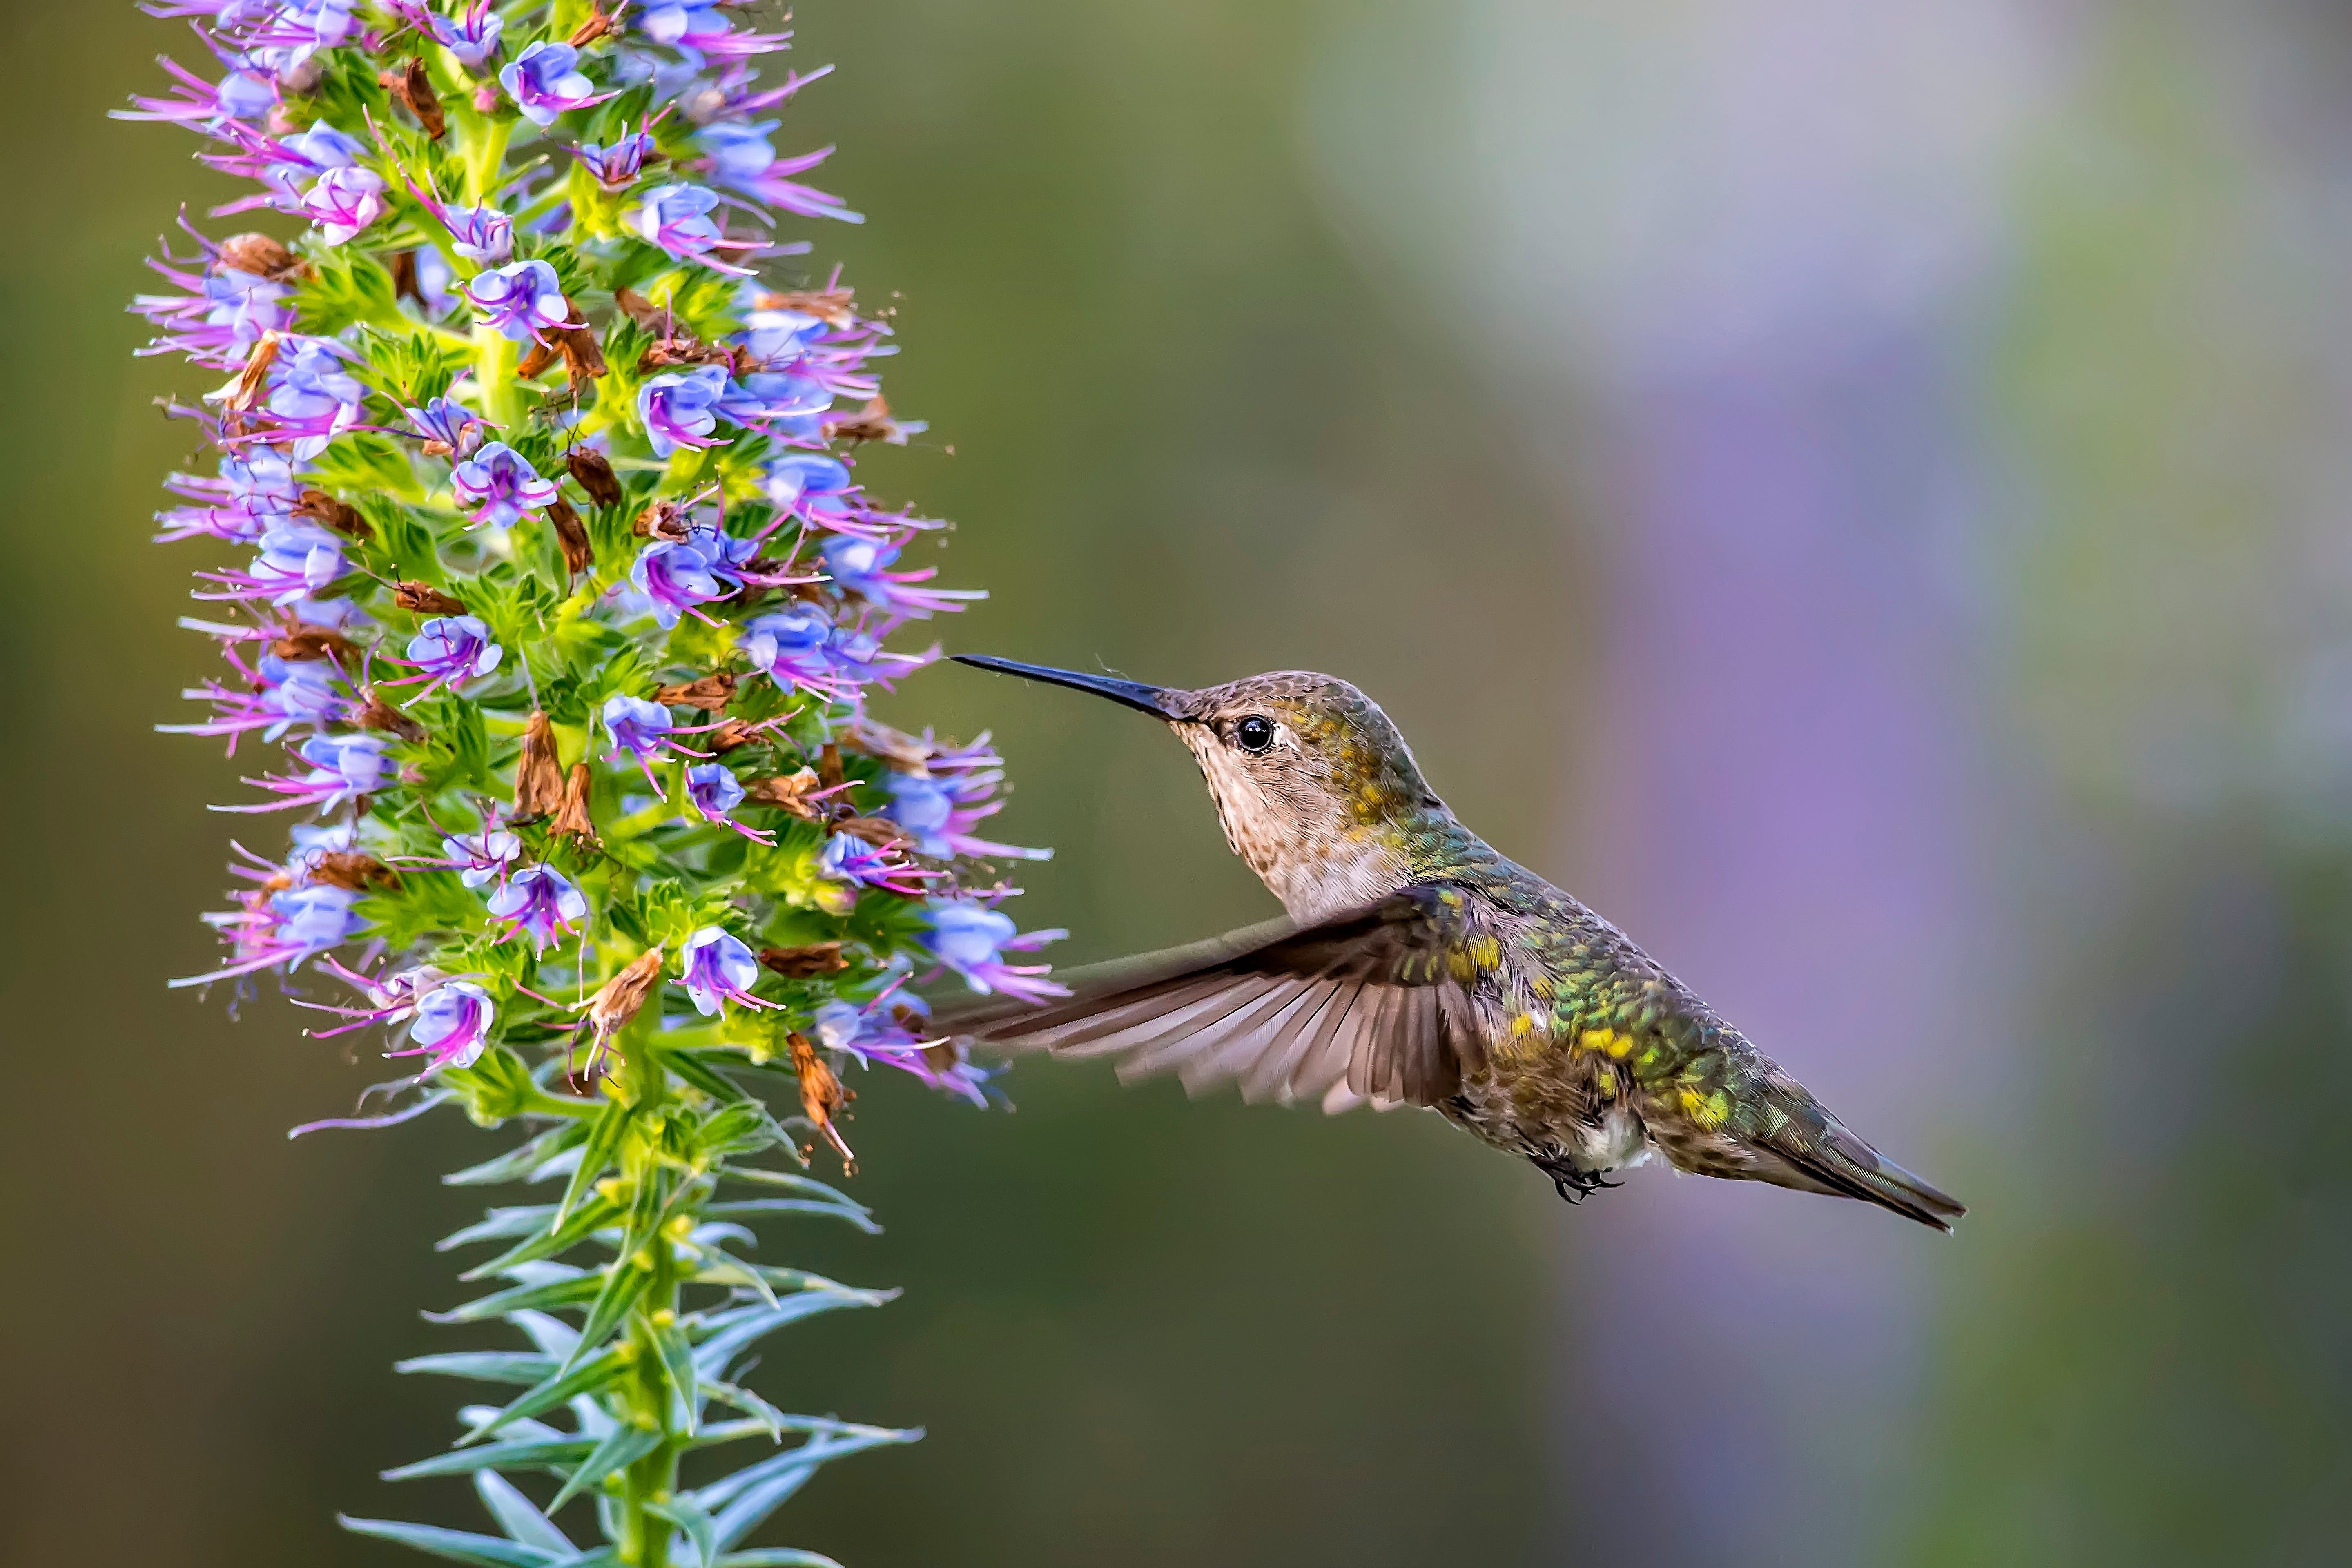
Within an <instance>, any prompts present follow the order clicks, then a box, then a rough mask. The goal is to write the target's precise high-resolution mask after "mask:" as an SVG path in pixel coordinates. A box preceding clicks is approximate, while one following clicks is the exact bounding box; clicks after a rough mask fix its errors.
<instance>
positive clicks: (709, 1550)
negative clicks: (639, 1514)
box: [646, 1497, 719, 1568]
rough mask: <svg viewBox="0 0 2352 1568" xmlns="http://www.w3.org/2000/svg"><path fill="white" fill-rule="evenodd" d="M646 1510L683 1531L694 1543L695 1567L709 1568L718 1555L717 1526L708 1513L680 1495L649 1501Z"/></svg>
mask: <svg viewBox="0 0 2352 1568" xmlns="http://www.w3.org/2000/svg"><path fill="white" fill-rule="evenodd" d="M646 1512H647V1513H650V1514H653V1515H655V1516H656V1517H657V1518H660V1519H666V1520H668V1521H670V1522H671V1523H672V1524H675V1525H677V1527H678V1528H679V1529H680V1530H683V1531H686V1538H687V1540H688V1541H689V1542H692V1543H693V1545H694V1561H695V1564H696V1568H710V1563H711V1562H712V1560H713V1559H715V1558H716V1557H717V1556H718V1555H719V1526H718V1523H717V1521H714V1520H713V1519H712V1518H711V1517H710V1515H709V1514H708V1513H706V1512H704V1511H702V1510H701V1509H699V1508H698V1507H696V1506H695V1505H694V1504H693V1503H692V1502H690V1501H688V1500H687V1499H685V1498H682V1497H679V1498H672V1499H671V1500H669V1501H667V1502H649V1503H647V1504H646Z"/></svg>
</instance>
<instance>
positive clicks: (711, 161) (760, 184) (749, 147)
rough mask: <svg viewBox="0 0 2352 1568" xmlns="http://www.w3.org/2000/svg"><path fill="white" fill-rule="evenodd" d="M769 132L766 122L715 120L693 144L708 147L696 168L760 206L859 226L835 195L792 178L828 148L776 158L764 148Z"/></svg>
mask: <svg viewBox="0 0 2352 1568" xmlns="http://www.w3.org/2000/svg"><path fill="white" fill-rule="evenodd" d="M775 129H776V121H774V120H768V121H765V122H764V123H761V124H759V125H747V124H744V123H743V122H741V121H740V120H720V121H719V123H718V124H716V125H709V126H706V127H704V128H703V131H702V134H701V136H700V137H699V138H698V140H699V141H701V143H702V144H703V146H705V147H707V148H709V151H710V156H709V158H708V159H706V160H705V161H704V162H703V165H702V167H703V168H704V169H705V170H706V171H708V172H709V175H710V177H711V178H712V179H714V180H716V181H718V182H719V183H720V184H722V185H730V186H732V187H733V188H734V189H736V190H738V191H740V192H742V193H744V194H745V195H747V196H750V197H751V199H752V200H753V201H755V202H758V203H760V204H762V205H764V206H771V207H782V209H784V211H786V212H788V213H798V214H800V215H801V216H803V217H808V218H838V219H840V220H841V221H842V222H843V223H845V224H862V223H864V222H865V221H866V218H865V215H864V214H859V213H854V212H851V211H850V210H849V208H848V207H847V206H846V205H845V204H844V203H843V202H842V199H841V198H840V197H839V196H835V195H828V194H827V193H824V192H823V191H820V190H818V189H816V188H815V187H814V186H813V185H803V184H802V183H800V182H799V181H797V180H794V179H793V178H792V176H793V175H794V174H804V173H806V172H808V171H810V170H811V169H814V168H815V167H816V166H817V165H818V164H820V163H822V162H824V161H825V160H826V159H827V158H829V157H831V156H832V155H833V149H832V148H830V147H824V148H820V149H818V150H817V151H816V152H804V153H802V154H801V155H800V156H799V157H797V158H784V159H779V158H778V157H777V156H776V150H775V149H774V148H773V147H771V146H770V145H768V133H769V132H770V131H773V130H775Z"/></svg>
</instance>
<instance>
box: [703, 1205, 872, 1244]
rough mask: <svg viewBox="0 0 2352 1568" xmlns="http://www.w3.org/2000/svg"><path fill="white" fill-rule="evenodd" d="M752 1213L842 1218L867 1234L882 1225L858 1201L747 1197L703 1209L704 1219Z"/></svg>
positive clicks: (731, 1217) (736, 1216)
mask: <svg viewBox="0 0 2352 1568" xmlns="http://www.w3.org/2000/svg"><path fill="white" fill-rule="evenodd" d="M753 1214H815V1215H822V1216H824V1218H828V1219H845V1220H847V1221H848V1222H849V1223H850V1224H852V1225H855V1226H856V1227H857V1228H858V1229H860V1230H863V1231H864V1232H866V1235H868V1236H879V1235H881V1234H882V1228H881V1227H880V1226H878V1225H877V1224H875V1223H874V1217H873V1214H872V1213H871V1212H870V1211H869V1210H868V1209H867V1208H866V1206H865V1205H864V1204H860V1203H846V1202H845V1203H818V1202H815V1201H814V1200H812V1199H809V1198H802V1197H746V1198H738V1199H735V1200H734V1201H732V1202H730V1203H714V1204H710V1205H709V1206H707V1207H705V1208H704V1209H703V1211H702V1215H703V1218H706V1219H737V1218H742V1217H744V1216H746V1215H753Z"/></svg>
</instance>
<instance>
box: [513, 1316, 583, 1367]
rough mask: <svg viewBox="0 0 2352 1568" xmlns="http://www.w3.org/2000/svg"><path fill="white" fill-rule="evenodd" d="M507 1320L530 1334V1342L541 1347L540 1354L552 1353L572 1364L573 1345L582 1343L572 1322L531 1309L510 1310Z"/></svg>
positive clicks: (560, 1359) (559, 1359) (564, 1361)
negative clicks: (531, 1310)
mask: <svg viewBox="0 0 2352 1568" xmlns="http://www.w3.org/2000/svg"><path fill="white" fill-rule="evenodd" d="M507 1322H510V1323H512V1324H514V1326H515V1327H517V1328H519V1329H520V1330H522V1332H523V1333H527V1334H529V1335H530V1343H532V1344H534V1345H537V1346H538V1347H539V1354H541V1355H551V1356H553V1357H554V1358H555V1359H556V1360H558V1361H560V1362H562V1363H564V1364H566V1365H567V1366H569V1365H570V1364H571V1361H572V1347H573V1346H575V1345H577V1344H578V1343H580V1335H579V1333H577V1332H576V1331H574V1330H573V1329H572V1325H571V1324H569V1323H567V1322H563V1321H562V1319H561V1318H551V1317H549V1316H548V1315H547V1314H546V1313H545V1312H530V1311H529V1310H525V1311H523V1312H509V1313H508V1314H507Z"/></svg>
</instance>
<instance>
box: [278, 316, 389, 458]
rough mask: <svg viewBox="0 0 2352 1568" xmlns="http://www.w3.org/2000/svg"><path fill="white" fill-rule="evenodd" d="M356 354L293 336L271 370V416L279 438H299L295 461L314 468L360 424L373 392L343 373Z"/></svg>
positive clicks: (282, 340) (281, 348) (326, 342)
mask: <svg viewBox="0 0 2352 1568" xmlns="http://www.w3.org/2000/svg"><path fill="white" fill-rule="evenodd" d="M351 358H352V351H351V350H349V349H346V348H345V347H343V345H342V344H341V343H338V342H336V341H335V340H333V339H332V338H307V337H298V336H292V335H289V336H287V337H283V338H280V339H279V340H278V356H277V358H276V359H275V360H274V361H271V364H270V367H269V384H270V392H269V412H270V413H271V414H272V415H273V416H274V417H275V420H276V422H277V424H278V434H283V435H291V436H293V437H294V443H293V458H294V461H295V462H297V463H308V462H310V460H311V459H312V458H314V457H316V456H318V455H319V454H320V453H321V452H324V451H325V450H326V449H327V443H329V442H330V441H332V440H333V439H334V438H335V437H336V436H338V435H341V434H342V433H343V432H344V431H346V430H349V429H350V428H351V427H352V425H354V424H357V423H359V420H360V404H361V402H362V400H364V399H365V398H366V396H367V389H366V388H364V387H362V385H360V382H359V379H358V378H357V377H355V376H353V375H352V374H351V372H350V371H346V370H344V369H343V366H344V364H345V363H346V362H347V361H349V360H350V359H351Z"/></svg>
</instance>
